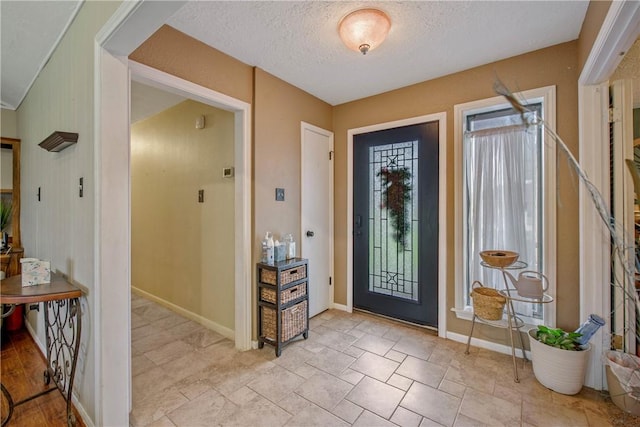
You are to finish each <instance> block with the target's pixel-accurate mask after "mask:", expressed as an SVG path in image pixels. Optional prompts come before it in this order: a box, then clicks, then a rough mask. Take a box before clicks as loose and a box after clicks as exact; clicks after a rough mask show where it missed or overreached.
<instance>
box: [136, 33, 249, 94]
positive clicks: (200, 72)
mask: <svg viewBox="0 0 640 427" xmlns="http://www.w3.org/2000/svg"><path fill="white" fill-rule="evenodd" d="M129 58H130V59H132V60H134V61H136V62H140V63H141V64H145V65H148V66H150V67H153V68H156V69H158V70H162V71H164V72H165V73H169V74H172V75H174V76H177V77H180V78H182V79H185V80H188V81H190V82H193V83H196V84H199V85H201V86H204V87H206V88H209V89H213V90H216V91H218V92H222V93H224V94H226V95H229V96H232V97H234V98H237V99H240V100H242V101H245V102H249V103H251V101H252V95H253V83H252V79H253V72H252V67H250V66H249V65H247V64H245V63H243V62H240V61H238V60H237V59H235V58H232V57H230V56H228V55H225V54H224V53H222V52H220V51H219V50H216V49H214V48H212V47H210V46H207V45H206V44H204V43H202V42H200V41H198V40H196V39H194V38H192V37H189V36H188V35H186V34H184V33H181V32H180V31H178V30H176V29H175V28H173V27H170V26H168V25H163V26H162V27H161V28H160V29H159V30H158V31H156V32H155V33H154V34H153V35H152V36H151V37H149V38H148V39H147V40H146V41H145V42H144V43H142V45H140V47H139V48H138V49H136V50H135V51H133V52H132V53H131V55H129Z"/></svg>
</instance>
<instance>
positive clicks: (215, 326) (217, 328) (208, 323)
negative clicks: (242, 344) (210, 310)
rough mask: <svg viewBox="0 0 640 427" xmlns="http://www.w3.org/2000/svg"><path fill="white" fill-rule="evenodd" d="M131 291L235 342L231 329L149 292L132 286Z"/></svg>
mask: <svg viewBox="0 0 640 427" xmlns="http://www.w3.org/2000/svg"><path fill="white" fill-rule="evenodd" d="M131 291H133V292H134V293H136V294H138V295H140V296H143V297H145V298H147V299H149V300H151V301H153V302H156V303H158V304H160V305H161V306H163V307H166V308H168V309H169V310H171V311H174V312H176V313H178V314H179V315H181V316H184V317H186V318H187V319H190V320H193V321H194V322H197V323H199V324H201V325H202V326H204V327H207V328H209V329H211V330H213V331H214V332H217V333H219V334H220V335H222V336H223V337H225V338H228V339H230V340H231V341H233V342H235V339H236V333H235V331H234V330H233V329H229V328H227V327H226V326H222V325H221V324H219V323H216V322H214V321H213V320H209V319H207V318H206V317H202V316H201V315H199V314H196V313H193V312H191V311H189V310H186V309H184V308H182V307H180V306H178V305H175V304H174V303H172V302H169V301H166V300H164V299H162V298H159V297H157V296H155V295H152V294H150V293H149V292H146V291H143V290H142V289H139V288H136V287H134V286H132V287H131Z"/></svg>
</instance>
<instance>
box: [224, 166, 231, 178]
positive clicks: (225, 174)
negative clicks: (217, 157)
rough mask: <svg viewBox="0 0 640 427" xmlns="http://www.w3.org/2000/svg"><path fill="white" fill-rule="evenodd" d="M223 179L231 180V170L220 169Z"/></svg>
mask: <svg viewBox="0 0 640 427" xmlns="http://www.w3.org/2000/svg"><path fill="white" fill-rule="evenodd" d="M222 177H223V178H233V168H222Z"/></svg>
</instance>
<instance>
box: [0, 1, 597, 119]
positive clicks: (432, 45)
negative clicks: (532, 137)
mask: <svg viewBox="0 0 640 427" xmlns="http://www.w3.org/2000/svg"><path fill="white" fill-rule="evenodd" d="M81 3H82V2H81V1H37V2H34V1H9V0H1V1H0V18H1V22H0V27H1V37H2V44H1V53H2V61H1V74H2V78H1V80H2V86H1V88H0V95H1V101H2V105H3V106H4V107H7V108H16V107H18V105H19V104H20V103H21V102H22V99H23V98H24V96H25V94H26V92H27V90H28V89H29V87H30V85H31V83H32V82H33V80H34V79H35V77H36V76H37V74H38V73H39V71H40V69H41V68H42V67H43V66H44V64H46V61H47V60H48V57H49V54H50V52H51V51H52V49H54V48H55V44H56V41H57V40H58V38H59V35H60V34H61V32H62V31H63V30H64V29H65V28H66V26H67V25H68V24H69V22H71V20H72V19H73V17H74V16H75V10H76V8H77V6H78V5H79V4H81ZM365 6H366V7H377V8H379V9H382V10H384V11H385V12H387V13H388V15H389V16H390V18H391V22H392V27H391V31H390V33H389V36H388V38H387V40H386V41H385V42H384V43H383V44H382V45H381V46H380V47H379V48H377V49H375V50H373V51H371V52H370V53H369V54H367V55H366V56H362V55H361V54H359V53H357V52H353V51H351V50H348V49H347V48H346V47H345V46H344V45H343V44H342V42H341V41H340V39H339V38H338V32H337V26H338V22H339V21H340V19H341V18H342V17H343V16H345V15H346V14H348V13H349V12H351V11H353V10H355V9H358V8H361V7H365ZM587 6H588V1H559V2H554V1H495V2H493V1H409V2H396V1H388V2H352V1H329V2H324V1H302V2H300V1H298V2H294V1H292V2H289V1H254V2H252V1H192V2H189V3H187V4H186V5H185V6H184V7H183V8H182V9H180V10H179V11H178V12H177V13H176V14H175V15H174V16H173V17H171V18H170V19H169V21H168V24H169V25H172V26H173V27H175V28H177V29H179V30H180V31H182V32H184V33H187V34H189V35H191V36H193V37H195V38H197V39H199V40H201V41H203V42H205V43H207V44H209V45H211V46H213V47H215V48H217V49H219V50H221V51H223V52H225V53H227V54H229V55H231V56H233V57H235V58H237V59H239V60H241V61H243V62H245V63H247V64H249V65H252V66H258V67H260V68H262V69H264V70H266V71H267V72H269V73H271V74H273V75H275V76H277V77H279V78H281V79H282V80H285V81H287V82H289V83H291V84H293V85H295V86H297V87H299V88H301V89H303V90H305V91H307V92H309V93H311V94H312V95H315V96H317V97H318V98H320V99H323V100H325V101H326V102H328V103H330V104H332V105H336V104H340V103H344V102H347V101H351V100H354V99H359V98H364V97H367V96H371V95H375V94H378V93H382V92H386V91H389V90H392V89H396V88H399V87H403V86H407V85H410V84H413V83H418V82H421V81H425V80H429V79H433V78H436V77H440V76H443V75H446V74H450V73H454V72H457V71H461V70H465V69H468V68H471V67H475V66H478V65H481V64H486V63H489V62H493V61H497V60H500V59H504V58H508V57H511V56H514V55H518V54H521V53H525V52H529V51H532V50H536V49H540V48H543V47H547V46H551V45H554V44H558V43H562V42H565V41H569V40H574V39H576V38H577V37H578V34H579V32H580V28H581V25H582V21H583V20H584V15H585V12H586V9H587Z"/></svg>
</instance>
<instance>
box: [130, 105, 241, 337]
mask: <svg viewBox="0 0 640 427" xmlns="http://www.w3.org/2000/svg"><path fill="white" fill-rule="evenodd" d="M200 115H204V116H205V122H206V127H205V128H204V129H196V128H195V120H196V118H197V117H198V116H200ZM233 149H234V117H233V113H231V112H228V111H224V110H220V109H217V108H214V107H211V106H208V105H205V104H202V103H199V102H195V101H191V100H188V101H184V102H182V103H180V104H178V105H176V106H174V107H172V108H169V109H167V110H165V111H163V112H161V113H159V114H157V115H155V116H153V117H150V118H148V119H146V120H142V121H139V122H137V123H135V124H134V125H133V126H132V127H131V284H132V286H133V287H136V288H138V289H142V290H143V291H146V292H149V293H151V294H152V295H155V296H157V297H159V298H162V299H164V300H166V301H169V302H171V303H173V304H176V305H177V306H179V307H182V308H184V309H185V310H188V311H190V312H192V313H194V314H197V315H200V316H202V317H204V318H206V319H208V320H210V321H212V322H215V323H217V324H219V325H221V326H223V327H226V328H229V329H231V330H233V329H234V310H233V307H234V247H235V239H234V221H235V220H234V180H233V179H228V178H222V168H223V167H229V166H233V160H234V154H233ZM199 189H203V190H204V203H198V190H199Z"/></svg>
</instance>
